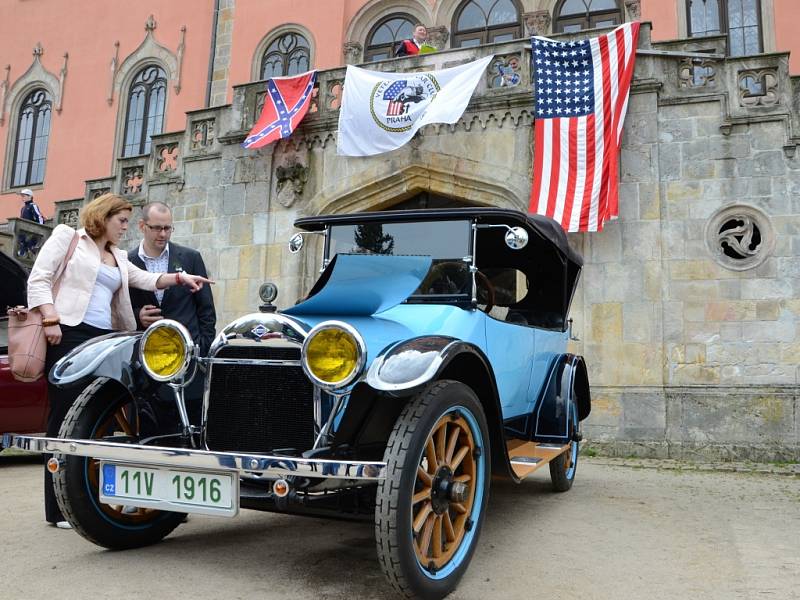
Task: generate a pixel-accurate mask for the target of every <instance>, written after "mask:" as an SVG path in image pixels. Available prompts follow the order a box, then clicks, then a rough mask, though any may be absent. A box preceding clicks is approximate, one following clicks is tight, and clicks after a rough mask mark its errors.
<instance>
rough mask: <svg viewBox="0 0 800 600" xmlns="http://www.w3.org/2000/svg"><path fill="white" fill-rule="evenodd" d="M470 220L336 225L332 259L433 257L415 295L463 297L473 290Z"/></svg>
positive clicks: (330, 245)
mask: <svg viewBox="0 0 800 600" xmlns="http://www.w3.org/2000/svg"><path fill="white" fill-rule="evenodd" d="M471 231H472V227H471V223H470V221H464V220H461V221H422V222H416V223H362V224H360V225H334V226H332V227H331V229H330V235H329V237H328V259H329V260H330V259H333V257H334V256H335V255H336V254H390V255H406V256H408V255H415V256H420V255H422V256H430V257H431V258H432V259H433V264H432V266H431V270H430V271H429V272H428V275H427V276H426V277H425V279H424V281H423V282H422V284H421V285H420V286H419V288H417V290H416V291H415V292H414V294H412V297H428V299H431V297H443V296H463V295H469V294H470V292H471V283H472V279H471V276H470V272H469V263H467V262H464V260H463V259H464V257H466V256H468V255H469V254H470V234H471Z"/></svg>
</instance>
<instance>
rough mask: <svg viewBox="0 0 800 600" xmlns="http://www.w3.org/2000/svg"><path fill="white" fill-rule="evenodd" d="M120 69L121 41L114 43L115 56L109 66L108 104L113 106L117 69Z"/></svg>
mask: <svg viewBox="0 0 800 600" xmlns="http://www.w3.org/2000/svg"><path fill="white" fill-rule="evenodd" d="M118 67H119V40H117V41H116V42H114V56H112V57H111V64H110V65H109V71H110V73H109V80H108V96H107V97H106V102H108V105H109V106H111V105H112V104H114V80H115V78H116V76H117V68H118Z"/></svg>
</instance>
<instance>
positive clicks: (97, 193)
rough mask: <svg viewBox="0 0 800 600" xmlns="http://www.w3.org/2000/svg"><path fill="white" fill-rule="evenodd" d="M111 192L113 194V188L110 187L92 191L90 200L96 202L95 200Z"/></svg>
mask: <svg viewBox="0 0 800 600" xmlns="http://www.w3.org/2000/svg"><path fill="white" fill-rule="evenodd" d="M110 192H111V188H110V187H103V188H97V189H94V190H92V193H91V195H90V197H89V199H90V200H94V199H95V198H99V197H100V196H102V195H103V194H108V193H110Z"/></svg>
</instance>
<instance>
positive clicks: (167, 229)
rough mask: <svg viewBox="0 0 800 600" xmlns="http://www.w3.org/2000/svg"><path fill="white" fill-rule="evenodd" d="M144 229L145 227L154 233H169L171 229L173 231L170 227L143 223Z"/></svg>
mask: <svg viewBox="0 0 800 600" xmlns="http://www.w3.org/2000/svg"><path fill="white" fill-rule="evenodd" d="M145 227H147V228H148V229H149V230H150V231H155V232H156V233H161V232H162V231H163V232H164V233H170V232H171V231H172V230H173V229H175V228H174V227H173V226H172V225H149V224H147V223H145Z"/></svg>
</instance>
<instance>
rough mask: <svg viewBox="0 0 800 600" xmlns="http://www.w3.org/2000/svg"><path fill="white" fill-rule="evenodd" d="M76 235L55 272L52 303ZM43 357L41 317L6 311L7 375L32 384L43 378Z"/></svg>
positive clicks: (31, 311) (33, 312)
mask: <svg viewBox="0 0 800 600" xmlns="http://www.w3.org/2000/svg"><path fill="white" fill-rule="evenodd" d="M78 238H79V236H78V232H77V231H76V232H75V235H74V236H73V238H72V242H70V245H69V250H67V254H66V256H65V258H64V262H63V263H61V266H60V267H59V270H58V275H57V276H56V282H55V284H54V285H53V301H55V299H56V296H57V295H58V288H59V287H61V276H62V275H63V274H64V270H65V269H66V267H67V263H68V262H69V259H70V258H72V253H73V252H75V246H77V245H78ZM46 354H47V340H46V339H45V336H44V327H43V326H42V314H41V313H40V312H39V311H38V310H37V309H35V308H33V309H31V308H26V307H24V306H14V307H13V308H9V309H8V362H9V365H10V366H11V375H13V377H14V379H16V380H17V381H24V382H31V381H36V380H37V379H39V378H41V376H42V375H44V359H45V356H46Z"/></svg>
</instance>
